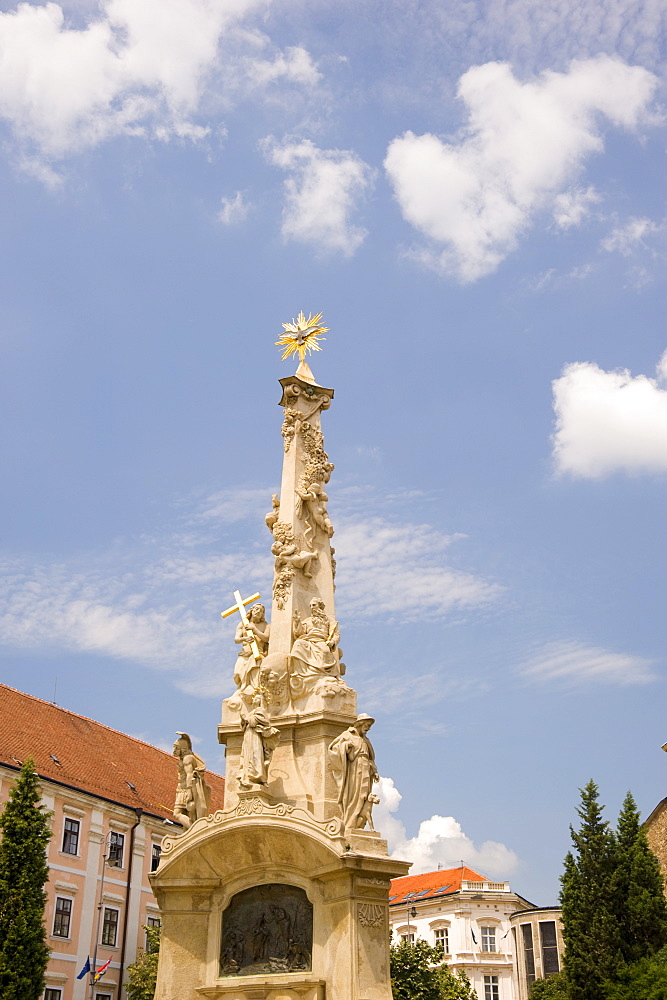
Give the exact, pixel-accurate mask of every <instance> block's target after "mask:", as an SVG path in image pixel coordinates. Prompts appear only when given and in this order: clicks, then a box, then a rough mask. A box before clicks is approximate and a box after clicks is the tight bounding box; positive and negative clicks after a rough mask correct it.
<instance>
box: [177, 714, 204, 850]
mask: <svg viewBox="0 0 667 1000" xmlns="http://www.w3.org/2000/svg"><path fill="white" fill-rule="evenodd" d="M177 736H178V739H177V740H176V742H175V743H174V749H173V754H174V757H176V759H177V761H178V787H177V789H176V803H175V805H174V819H175V820H176V821H177V822H178V823H180V824H181V826H182V827H184V828H185V829H186V830H187V829H188V827H190V826H192V824H193V823H194V822H195V820H197V819H201V817H202V816H208V814H209V813H210V811H211V789H210V787H209V785H207V784H206V780H205V778H204V775H205V772H206V764H205V763H204V761H203V760H202V759H201V757H200V756H199V755H198V754H196V753H195V752H194V751H193V749H192V741H191V739H190V737H189V736H188V734H187V733H177Z"/></svg>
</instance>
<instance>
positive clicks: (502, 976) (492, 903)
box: [389, 865, 532, 1000]
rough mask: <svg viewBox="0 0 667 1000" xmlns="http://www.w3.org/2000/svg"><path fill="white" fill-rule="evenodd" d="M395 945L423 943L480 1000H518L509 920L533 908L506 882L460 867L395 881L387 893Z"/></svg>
mask: <svg viewBox="0 0 667 1000" xmlns="http://www.w3.org/2000/svg"><path fill="white" fill-rule="evenodd" d="M389 897H390V899H389V912H390V917H389V919H390V923H391V929H392V935H393V939H394V941H400V940H403V941H411V942H414V941H416V940H419V939H421V940H424V941H426V942H427V943H428V944H430V945H433V946H434V947H438V948H440V949H441V950H442V952H443V957H444V959H445V960H446V962H447V965H448V966H449V968H450V969H451V970H452V971H453V972H456V971H458V970H459V969H462V970H463V971H464V972H465V973H466V975H467V976H468V978H469V979H470V981H471V983H472V985H473V987H474V989H475V990H476V992H477V995H478V997H479V998H480V1000H518V997H519V994H518V992H517V985H516V983H515V979H514V951H513V938H512V935H511V925H510V918H511V916H512V914H513V913H514V912H515V911H516V910H526V909H528V908H531V906H532V904H531V903H529V902H528V901H527V900H525V899H524V898H523V897H522V896H519V895H517V893H515V892H512V890H511V887H510V884H509V882H491V881H489V880H488V879H486V878H485V877H484V876H483V875H480V874H479V873H478V872H475V871H473V870H472V869H471V868H467V867H465V866H463V865H462V866H461V867H460V868H451V869H447V870H444V871H437V872H428V873H427V874H424V875H408V876H406V877H405V878H400V879H395V880H394V881H393V882H392V884H391V890H390V893H389Z"/></svg>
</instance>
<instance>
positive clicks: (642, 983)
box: [604, 948, 667, 1000]
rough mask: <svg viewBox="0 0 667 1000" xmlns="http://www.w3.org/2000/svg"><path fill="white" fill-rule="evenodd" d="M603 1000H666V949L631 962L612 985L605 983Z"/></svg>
mask: <svg viewBox="0 0 667 1000" xmlns="http://www.w3.org/2000/svg"><path fill="white" fill-rule="evenodd" d="M604 998H605V1000H667V948H663V949H662V950H661V951H659V952H657V953H656V954H655V955H652V956H651V957H650V958H642V959H640V960H639V961H638V962H631V963H630V964H629V965H626V966H625V968H623V969H621V971H620V972H619V974H618V977H617V979H616V982H614V983H607V984H606V986H605V992H604Z"/></svg>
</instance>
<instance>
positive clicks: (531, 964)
mask: <svg viewBox="0 0 667 1000" xmlns="http://www.w3.org/2000/svg"><path fill="white" fill-rule="evenodd" d="M521 933H522V934H523V951H524V955H525V961H526V983H527V984H528V986H530V985H531V983H534V982H535V954H534V952H533V928H532V927H531V926H530V924H521Z"/></svg>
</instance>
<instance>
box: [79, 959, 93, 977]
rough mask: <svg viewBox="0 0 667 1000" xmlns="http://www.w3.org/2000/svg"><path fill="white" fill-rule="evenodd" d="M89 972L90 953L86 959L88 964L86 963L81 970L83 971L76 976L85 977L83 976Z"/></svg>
mask: <svg viewBox="0 0 667 1000" xmlns="http://www.w3.org/2000/svg"><path fill="white" fill-rule="evenodd" d="M87 972H90V955H89V956H88V958H87V959H86V964H85V965H84V967H83V969H82V970H81V972H80V973H79V975H78V976H77V977H76V978H77V979H83V977H84V976H85V974H86V973H87Z"/></svg>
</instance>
